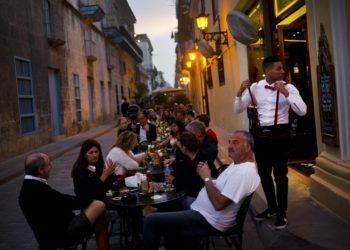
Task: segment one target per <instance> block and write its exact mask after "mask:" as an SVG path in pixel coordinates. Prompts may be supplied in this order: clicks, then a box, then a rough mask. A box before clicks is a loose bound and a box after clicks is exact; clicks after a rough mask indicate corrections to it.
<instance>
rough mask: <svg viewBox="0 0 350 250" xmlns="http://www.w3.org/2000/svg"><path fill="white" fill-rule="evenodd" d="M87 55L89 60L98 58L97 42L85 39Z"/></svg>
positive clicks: (92, 60)
mask: <svg viewBox="0 0 350 250" xmlns="http://www.w3.org/2000/svg"><path fill="white" fill-rule="evenodd" d="M85 55H86V58H87V60H88V61H89V62H94V61H96V60H97V48H96V43H95V42H94V41H92V40H85Z"/></svg>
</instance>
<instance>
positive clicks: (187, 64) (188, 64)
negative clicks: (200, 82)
mask: <svg viewBox="0 0 350 250" xmlns="http://www.w3.org/2000/svg"><path fill="white" fill-rule="evenodd" d="M191 67H192V61H190V60H188V61H186V68H188V69H189V68H191Z"/></svg>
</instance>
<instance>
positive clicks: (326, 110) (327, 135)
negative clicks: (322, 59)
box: [317, 65, 339, 146]
mask: <svg viewBox="0 0 350 250" xmlns="http://www.w3.org/2000/svg"><path fill="white" fill-rule="evenodd" d="M317 77H318V92H319V103H320V115H321V116H320V118H321V129H322V141H323V142H324V143H326V144H329V145H334V146H338V145H339V139H338V112H337V98H336V94H335V81H334V67H333V65H329V72H322V70H321V69H320V67H319V66H318V67H317Z"/></svg>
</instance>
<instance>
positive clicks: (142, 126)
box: [136, 111, 157, 144]
mask: <svg viewBox="0 0 350 250" xmlns="http://www.w3.org/2000/svg"><path fill="white" fill-rule="evenodd" d="M137 118H138V120H139V123H138V124H136V134H137V135H138V138H139V142H140V143H141V144H142V143H144V142H151V141H155V140H156V139H157V128H156V126H155V125H154V124H152V123H150V122H149V121H148V112H147V111H143V112H142V113H139V114H138V116H137Z"/></svg>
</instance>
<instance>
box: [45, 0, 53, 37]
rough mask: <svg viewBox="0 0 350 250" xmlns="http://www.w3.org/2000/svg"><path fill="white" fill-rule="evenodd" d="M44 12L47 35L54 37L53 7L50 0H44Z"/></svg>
mask: <svg viewBox="0 0 350 250" xmlns="http://www.w3.org/2000/svg"><path fill="white" fill-rule="evenodd" d="M44 13H45V25H46V33H47V37H52V8H51V3H50V1H48V0H44Z"/></svg>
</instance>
